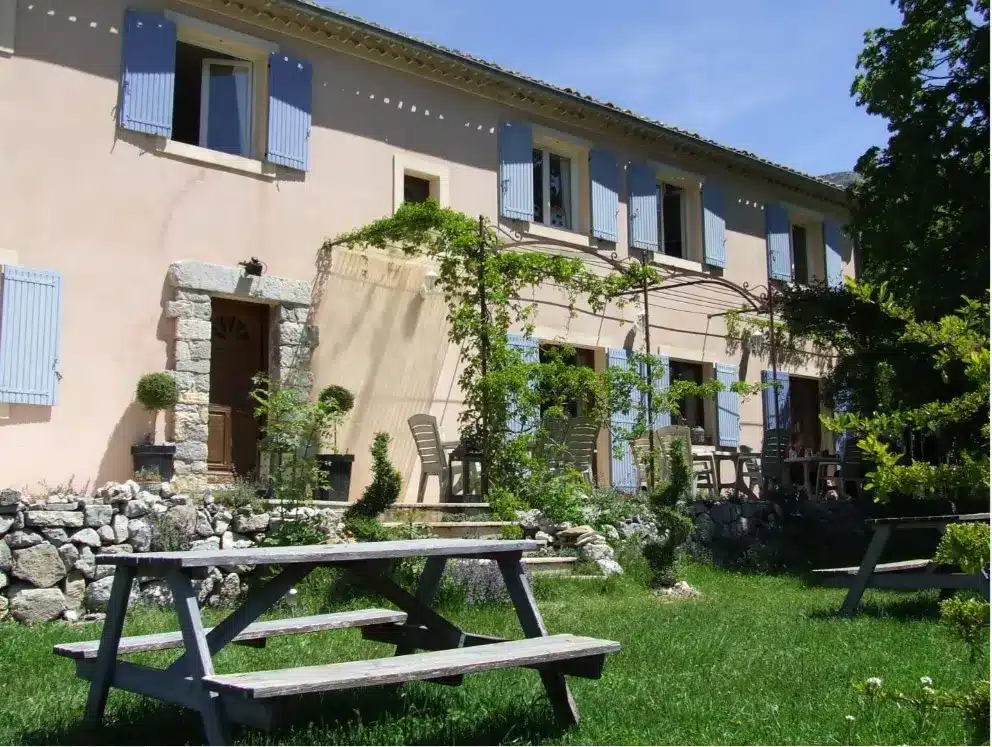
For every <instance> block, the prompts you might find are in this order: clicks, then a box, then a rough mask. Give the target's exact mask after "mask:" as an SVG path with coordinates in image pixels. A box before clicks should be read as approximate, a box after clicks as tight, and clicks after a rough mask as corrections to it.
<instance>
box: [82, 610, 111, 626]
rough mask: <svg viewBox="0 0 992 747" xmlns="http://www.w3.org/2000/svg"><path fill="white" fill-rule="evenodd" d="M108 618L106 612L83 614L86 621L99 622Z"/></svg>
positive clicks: (83, 619)
mask: <svg viewBox="0 0 992 747" xmlns="http://www.w3.org/2000/svg"><path fill="white" fill-rule="evenodd" d="M106 618H107V615H106V613H104V612H87V613H86V614H85V615H83V616H82V618H81V619H82V621H83V622H84V623H98V622H103V621H104V620H105V619H106Z"/></svg>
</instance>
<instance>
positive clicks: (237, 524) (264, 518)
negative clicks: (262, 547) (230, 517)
mask: <svg viewBox="0 0 992 747" xmlns="http://www.w3.org/2000/svg"><path fill="white" fill-rule="evenodd" d="M231 528H232V529H234V531H235V532H240V533H241V534H249V533H251V532H264V531H265V530H266V529H268V528H269V515H268V514H250V515H248V516H245V515H244V514H238V515H237V516H235V517H234V521H233V522H232V524H231Z"/></svg>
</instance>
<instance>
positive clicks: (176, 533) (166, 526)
mask: <svg viewBox="0 0 992 747" xmlns="http://www.w3.org/2000/svg"><path fill="white" fill-rule="evenodd" d="M148 523H149V524H150V525H151V529H152V542H151V549H152V550H154V551H156V552H181V551H183V550H189V548H190V544H191V539H192V538H191V537H190V536H189V535H188V534H186V533H185V532H184V531H183V529H182V528H181V527H179V526H177V525H176V523H175V522H174V521H173V520H172V519H171V518H170V517H169V514H168V513H164V514H153V515H151V516H149V517H148Z"/></svg>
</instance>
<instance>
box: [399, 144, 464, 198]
mask: <svg viewBox="0 0 992 747" xmlns="http://www.w3.org/2000/svg"><path fill="white" fill-rule="evenodd" d="M408 174H409V175H410V176H416V177H418V178H420V179H426V180H427V181H428V182H430V185H431V197H433V198H434V199H435V200H437V202H438V204H439V205H440V206H441V207H451V204H450V187H449V184H450V181H451V179H450V172H449V170H448V167H447V166H446V165H445V164H443V163H441V162H439V161H429V160H427V159H425V158H418V157H416V156H413V155H410V154H407V153H396V154H394V156H393V212H396V211H397V210H399V207H400V205H402V204H403V180H404V178H405V177H406V176H407V175H408Z"/></svg>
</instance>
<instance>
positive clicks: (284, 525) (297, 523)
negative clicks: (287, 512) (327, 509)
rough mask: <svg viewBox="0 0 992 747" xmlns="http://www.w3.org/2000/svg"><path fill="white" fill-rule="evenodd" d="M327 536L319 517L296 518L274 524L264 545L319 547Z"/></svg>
mask: <svg viewBox="0 0 992 747" xmlns="http://www.w3.org/2000/svg"><path fill="white" fill-rule="evenodd" d="M328 535H329V531H328V528H327V527H326V526H325V525H324V519H323V518H322V517H321V516H319V515H317V516H298V517H296V518H294V519H292V520H289V521H280V522H279V523H278V524H276V525H275V526H274V527H273V528H272V529H270V530H269V533H268V534H267V535H266V537H265V542H264V544H265V545H266V546H269V547H287V546H300V545H319V544H321V543H323V542H325V541H326V540H327V537H328Z"/></svg>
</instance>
